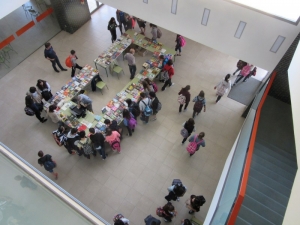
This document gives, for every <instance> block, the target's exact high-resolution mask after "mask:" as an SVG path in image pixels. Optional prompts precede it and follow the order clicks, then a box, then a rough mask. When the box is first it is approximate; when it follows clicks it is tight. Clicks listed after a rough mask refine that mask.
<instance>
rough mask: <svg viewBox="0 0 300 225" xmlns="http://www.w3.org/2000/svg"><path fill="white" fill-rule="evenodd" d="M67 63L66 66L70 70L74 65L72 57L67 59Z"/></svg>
mask: <svg viewBox="0 0 300 225" xmlns="http://www.w3.org/2000/svg"><path fill="white" fill-rule="evenodd" d="M65 63H66V66H67V67H69V68H71V67H72V66H73V63H72V60H71V56H68V57H67V58H66V61H65Z"/></svg>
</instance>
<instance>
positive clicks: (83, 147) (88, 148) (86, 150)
mask: <svg viewBox="0 0 300 225" xmlns="http://www.w3.org/2000/svg"><path fill="white" fill-rule="evenodd" d="M79 137H80V140H78V141H75V145H77V147H78V149H79V152H80V153H81V154H83V155H84V157H86V158H88V159H91V157H90V155H91V154H93V156H95V157H96V155H97V152H96V151H95V150H93V147H92V141H91V139H90V138H89V137H87V136H86V135H85V131H84V130H83V131H80V132H79Z"/></svg>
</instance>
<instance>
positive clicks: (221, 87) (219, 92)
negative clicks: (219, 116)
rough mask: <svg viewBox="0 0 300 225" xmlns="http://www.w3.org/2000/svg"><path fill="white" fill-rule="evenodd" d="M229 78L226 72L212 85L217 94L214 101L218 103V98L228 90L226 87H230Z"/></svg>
mask: <svg viewBox="0 0 300 225" xmlns="http://www.w3.org/2000/svg"><path fill="white" fill-rule="evenodd" d="M229 78H230V74H227V75H226V76H225V79H224V80H223V81H221V82H220V83H218V84H217V85H216V86H215V87H214V89H217V96H218V97H217V100H216V103H218V101H220V99H221V98H222V96H223V95H224V94H225V93H226V92H227V91H228V89H230V88H231V82H230V80H229Z"/></svg>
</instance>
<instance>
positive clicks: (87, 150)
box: [81, 139, 93, 155]
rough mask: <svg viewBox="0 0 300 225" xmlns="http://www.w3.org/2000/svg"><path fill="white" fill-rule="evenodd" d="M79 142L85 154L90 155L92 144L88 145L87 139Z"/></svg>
mask: <svg viewBox="0 0 300 225" xmlns="http://www.w3.org/2000/svg"><path fill="white" fill-rule="evenodd" d="M81 144H82V149H83V151H84V153H85V154H86V155H90V154H92V153H93V148H92V145H90V143H89V139H86V142H85V143H81Z"/></svg>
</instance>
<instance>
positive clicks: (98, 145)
mask: <svg viewBox="0 0 300 225" xmlns="http://www.w3.org/2000/svg"><path fill="white" fill-rule="evenodd" d="M89 132H90V139H91V141H92V143H93V144H94V149H95V150H96V151H98V152H99V154H100V155H101V156H102V160H105V159H106V156H107V155H106V153H105V145H104V141H105V138H104V136H103V134H102V133H100V132H97V133H96V131H95V128H92V127H91V128H90V129H89Z"/></svg>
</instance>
